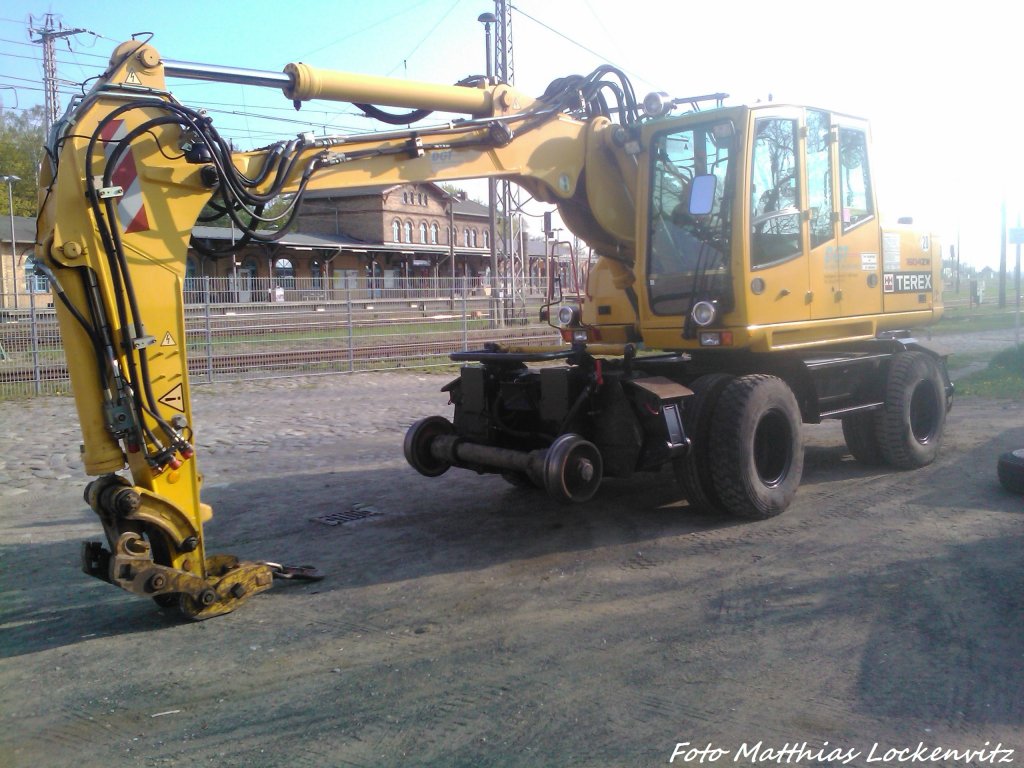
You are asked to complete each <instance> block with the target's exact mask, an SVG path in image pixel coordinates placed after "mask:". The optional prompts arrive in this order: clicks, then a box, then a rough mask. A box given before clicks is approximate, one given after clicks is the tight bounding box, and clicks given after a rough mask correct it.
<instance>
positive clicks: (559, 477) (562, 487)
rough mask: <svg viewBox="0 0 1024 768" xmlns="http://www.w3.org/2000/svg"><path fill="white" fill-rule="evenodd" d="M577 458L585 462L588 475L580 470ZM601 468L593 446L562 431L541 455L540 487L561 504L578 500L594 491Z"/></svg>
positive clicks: (601, 463) (586, 498)
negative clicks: (545, 452)
mask: <svg viewBox="0 0 1024 768" xmlns="http://www.w3.org/2000/svg"><path fill="white" fill-rule="evenodd" d="M581 461H587V462H589V477H586V476H584V475H583V474H582V465H581V464H580V462H581ZM603 472H604V463H603V461H602V459H601V452H600V451H599V450H597V446H596V445H594V444H593V443H591V442H588V441H587V440H584V439H583V438H582V437H580V436H579V435H574V434H572V433H571V432H570V433H566V434H564V435H562V436H560V437H558V438H556V439H555V441H554V442H553V443H552V444H551V446H550V447H549V448H548V451H547V454H546V455H545V457H544V488H545V489H546V490H547V492H548V495H550V496H551V498H553V499H555V500H556V501H559V502H561V503H563V504H569V503H582V502H584V501H588V500H589V499H590V498H591V497H593V495H594V494H595V493H597V488H598V486H599V485H600V484H601V477H602V475H603Z"/></svg>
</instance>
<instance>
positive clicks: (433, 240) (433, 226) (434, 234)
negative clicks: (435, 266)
mask: <svg viewBox="0 0 1024 768" xmlns="http://www.w3.org/2000/svg"><path fill="white" fill-rule="evenodd" d="M430 244H431V245H437V223H436V222H435V223H433V224H431V225H430Z"/></svg>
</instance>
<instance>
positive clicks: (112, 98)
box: [37, 41, 636, 619]
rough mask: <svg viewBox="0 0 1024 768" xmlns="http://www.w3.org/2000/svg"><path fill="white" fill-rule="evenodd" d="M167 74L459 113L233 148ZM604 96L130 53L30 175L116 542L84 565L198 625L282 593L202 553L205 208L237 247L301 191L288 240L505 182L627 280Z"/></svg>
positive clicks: (626, 173) (132, 45)
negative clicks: (314, 222)
mask: <svg viewBox="0 0 1024 768" xmlns="http://www.w3.org/2000/svg"><path fill="white" fill-rule="evenodd" d="M168 76H173V77H190V78H198V79H207V80H222V81H228V82H244V83H249V84H252V85H264V86H268V87H273V88H280V89H281V90H282V91H283V92H284V95H285V96H286V97H287V98H288V99H291V100H292V101H294V102H295V103H296V106H298V105H299V103H300V102H302V101H305V100H308V99H314V98H318V99H331V100H338V101H350V102H353V103H357V104H363V103H369V104H375V105H383V106H392V107H403V108H410V109H414V110H442V111H449V112H457V113H461V114H465V115H468V117H467V118H465V119H462V120H458V121H454V122H449V123H446V124H441V125H435V126H433V127H429V128H425V129H421V130H413V129H410V128H402V129H396V130H394V131H389V132H384V133H375V134H368V135H358V136H340V137H313V136H312V135H304V136H300V137H299V138H297V139H296V140H293V141H290V142H285V143H281V144H275V145H273V146H271V147H267V148H264V149H261V150H257V151H252V152H234V151H232V149H231V148H230V146H229V145H228V144H227V142H225V141H224V140H223V139H221V137H220V136H219V135H218V134H217V132H216V130H215V128H214V126H213V124H212V121H211V120H210V119H209V118H208V117H207V116H206V115H205V114H204V113H202V112H200V111H197V110H195V109H191V108H189V107H186V106H184V105H183V104H181V103H179V102H178V101H177V100H176V99H175V98H174V96H173V95H172V94H171V93H170V91H169V90H168V89H167V86H166V81H165V78H166V77H168ZM600 88H601V83H600V75H599V76H598V77H597V78H596V79H591V80H589V81H588V80H587V79H585V78H576V79H567V80H566V81H564V82H560V83H558V84H553V87H552V88H549V93H547V94H545V96H544V97H541V98H540V99H533V98H530V97H527V96H525V95H523V94H520V93H518V92H516V91H515V90H513V89H512V88H510V87H508V86H507V85H504V84H493V83H486V82H478V83H477V84H475V85H472V86H466V85H462V86H437V85H431V84H425V83H409V82H406V81H395V80H389V79H386V78H375V77H367V76H361V75H349V74H344V73H336V72H327V71H322V70H316V69H314V68H312V67H309V66H307V65H304V64H291V65H289V66H288V67H287V68H286V69H285V71H284V72H283V73H273V72H269V73H268V72H257V71H253V70H239V69H237V68H225V67H211V66H206V65H198V64H188V63H181V62H170V61H164V60H163V59H162V58H161V56H160V54H159V53H158V52H157V51H156V49H154V48H153V47H152V46H150V45H148V44H147V43H144V42H139V41H129V42H126V43H123V44H122V45H120V46H119V47H118V48H117V50H116V51H115V52H114V54H113V56H112V57H111V60H110V64H109V67H108V69H107V70H106V71H105V72H104V74H103V75H102V76H101V77H100V78H99V79H98V81H97V82H96V83H95V84H94V85H93V87H92V89H91V90H90V91H89V92H88V93H87V94H86V95H85V96H83V97H80V98H79V99H78V100H76V101H75V102H74V103H73V104H72V105H71V107H70V108H69V110H68V113H67V114H66V115H65V117H64V118H63V119H62V120H61V121H59V122H58V123H57V124H55V126H54V128H53V129H52V131H51V134H50V136H49V137H48V139H47V147H46V149H47V156H46V161H45V162H44V164H43V168H42V170H41V173H40V182H39V216H38V233H37V254H38V261H39V263H40V264H41V268H42V269H43V270H44V271H45V273H46V274H47V276H48V277H49V278H50V280H51V283H52V286H53V290H54V294H55V296H56V298H57V301H56V302H55V305H56V309H57V315H58V320H59V323H60V329H61V335H62V338H63V341H64V347H65V350H66V353H67V359H68V369H69V375H70V377H71V382H72V389H73V392H74V396H75V405H76V408H77V411H78V416H79V420H80V424H81V429H82V437H83V448H82V451H83V458H84V465H85V469H86V472H87V473H88V474H90V475H95V476H97V479H96V480H94V481H93V482H91V483H90V484H89V486H88V487H87V489H86V494H85V496H86V500H87V502H88V503H89V505H90V506H91V507H92V509H93V510H94V511H95V512H96V513H97V515H98V516H99V518H100V520H101V522H102V525H103V528H104V532H105V534H106V540H107V541H106V546H104V545H103V544H101V543H87V544H86V545H85V547H84V551H83V566H84V569H85V570H86V572H87V573H89V574H91V575H94V576H98V577H99V578H102V579H104V580H106V581H109V582H111V583H113V584H115V585H117V586H120V587H121V588H123V589H125V590H128V591H130V592H132V593H134V594H137V595H141V596H148V597H152V598H154V599H155V600H157V602H159V603H161V604H165V605H168V604H176V605H177V606H178V607H179V608H180V609H181V611H182V612H183V613H184V614H185V615H187V616H189V617H192V618H197V619H201V618H207V617H210V616H214V615H218V614H221V613H226V612H229V611H231V610H233V609H234V608H235V607H237V606H238V605H239V604H240V603H241V602H242V601H244V600H245V599H247V598H248V597H250V596H252V595H254V594H257V593H258V592H261V591H263V590H265V589H267V588H269V587H270V585H271V583H272V578H273V575H274V567H273V566H272V565H270V564H267V563H261V562H240V561H238V560H237V558H235V557H232V556H227V555H217V556H211V555H208V554H207V552H206V546H205V541H204V536H203V524H204V523H205V522H206V521H208V520H209V519H210V517H211V515H212V511H211V509H210V507H209V506H208V505H206V504H204V503H202V502H201V501H200V486H201V482H202V477H201V475H200V473H199V471H198V469H197V466H196V456H195V448H194V443H195V440H194V432H193V429H194V427H193V415H192V409H191V391H190V387H189V380H188V368H187V361H186V350H185V325H184V300H183V290H182V289H183V283H184V277H185V262H186V252H187V249H188V245H189V240H190V236H191V230H192V228H193V226H194V225H195V223H196V220H197V217H198V216H199V215H200V212H201V210H202V209H203V207H204V206H205V205H206V204H207V203H209V202H212V203H213V204H214V206H215V207H216V208H218V209H219V210H221V211H223V212H225V213H227V214H228V215H230V216H231V217H232V219H233V220H234V221H235V223H236V225H237V226H238V227H239V229H240V230H241V231H242V232H243V233H244V235H243V238H242V241H241V243H244V242H248V241H249V240H251V239H260V238H266V237H274V235H269V236H268V235H267V234H266V228H265V227H259V226H257V225H258V224H259V223H260V221H261V217H262V216H263V212H264V210H265V209H266V207H267V206H268V205H269V204H270V203H271V202H272V201H273V200H275V199H277V198H278V197H279V196H281V195H284V194H289V193H290V194H292V195H293V198H292V203H291V207H290V208H289V209H288V210H286V211H285V213H284V214H282V216H281V218H280V221H279V223H280V224H281V226H280V229H279V230H278V231H279V232H282V233H283V231H284V230H285V229H286V228H287V224H288V223H289V222H290V220H291V217H292V216H294V214H295V212H296V211H297V208H298V205H299V204H300V201H301V198H302V195H303V193H304V192H306V191H307V190H311V189H318V188H339V187H346V186H362V185H371V184H375V185H376V184H380V185H384V184H389V183H394V182H398V181H435V182H437V181H446V180H454V179H463V178H479V177H503V178H509V179H512V180H514V181H516V182H518V183H519V184H521V185H522V186H524V187H525V188H527V189H528V191H530V192H531V194H533V196H534V197H535V198H537V199H538V200H541V201H544V202H549V203H554V204H557V205H558V206H559V207H560V208H562V209H563V210H564V212H565V218H566V220H567V222H570V226H572V227H573V228H574V229H576V230H577V234H578V235H580V236H581V237H583V238H584V239H585V240H587V241H588V242H590V243H591V244H592V245H594V246H595V247H596V248H597V250H598V251H599V252H601V253H603V254H606V255H607V256H609V258H610V259H612V260H613V262H614V266H613V269H614V270H616V271H617V272H616V273H617V274H618V279H619V280H620V282H621V283H623V284H628V283H629V282H630V280H631V275H630V271H629V266H630V265H631V264H632V261H633V258H634V256H633V247H634V245H633V243H634V226H635V225H634V221H633V211H634V207H633V200H634V199H635V194H636V190H635V188H634V186H633V185H634V184H635V179H636V173H635V161H634V159H633V157H632V156H631V155H630V154H629V153H628V152H626V151H623V149H622V148H623V147H624V146H625V145H626V144H628V140H629V138H630V135H629V134H630V127H629V120H621V119H620V120H619V121H618V122H616V120H614V119H612V118H614V117H615V115H613V114H601V113H600V112H601V110H595V109H592V108H591V105H593V104H603V101H602V100H601V99H597V98H594V95H595V93H596V90H595V89H600ZM588 89H589V90H588ZM581 104H582V105H583V107H582V108H581ZM627 107H628V105H620V109H619V110H618V112H619V115H620V116H621V115H622V114H623V113H625V112H626V111H627ZM595 200H596V201H598V202H599V204H594V201H595ZM126 468H127V473H125V472H124V470H125V469H126Z"/></svg>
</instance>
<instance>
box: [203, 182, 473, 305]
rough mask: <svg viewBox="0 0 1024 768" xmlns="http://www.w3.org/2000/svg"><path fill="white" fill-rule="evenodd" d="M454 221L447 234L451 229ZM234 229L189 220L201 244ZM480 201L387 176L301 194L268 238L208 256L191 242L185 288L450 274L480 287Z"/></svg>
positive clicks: (360, 285)
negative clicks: (283, 227) (280, 229)
mask: <svg viewBox="0 0 1024 768" xmlns="http://www.w3.org/2000/svg"><path fill="white" fill-rule="evenodd" d="M452 224H454V229H455V233H454V240H453V239H452V234H451V232H450V230H451V227H452ZM232 237H238V233H237V232H232V230H230V229H224V228H214V227H202V226H200V227H196V228H195V229H194V230H193V238H194V239H195V240H197V241H198V242H199V244H200V245H201V246H206V247H208V248H217V247H222V246H223V245H224V244H226V242H228V241H230V240H231V238H232ZM488 237H489V235H488V215H487V207H486V206H484V205H481V204H479V203H476V202H473V201H471V200H462V199H459V198H456V197H452V196H450V195H449V194H448V193H447V192H445V191H444V190H443V189H442V188H441V187H439V186H437V185H436V184H431V183H422V184H396V185H392V186H387V187H360V188H355V189H346V190H321V191H315V192H308V193H307V194H306V195H305V196H304V197H303V204H302V208H301V209H300V212H299V214H298V216H297V217H296V220H295V222H294V224H293V226H292V228H291V230H290V231H289V232H288V233H287V234H285V235H284V237H282V238H281V239H280V240H278V241H276V242H273V243H256V242H253V243H250V244H249V245H247V246H246V247H245V248H243V249H242V250H240V251H238V252H237V253H235V254H234V257H233V258H232V257H231V256H230V255H228V256H222V257H210V256H206V255H204V254H203V253H201V252H200V251H199V250H196V249H190V251H189V255H188V265H187V281H188V285H187V286H186V289H191V290H198V288H199V283H198V281H199V280H201V279H202V278H203V277H212V278H229V280H230V283H231V286H232V287H231V288H230V290H229V292H230V293H233V294H236V295H237V296H238V300H241V301H247V300H260V295H261V294H262V293H266V292H268V291H274V290H276V289H277V288H283V289H284V291H285V297H286V298H289V299H290V298H295V297H294V296H293V295H291V293H290V292H292V291H298V292H300V293H301V292H302V291H306V292H307V293H308V292H311V291H337V290H360V291H365V290H370V291H375V290H388V289H392V288H398V287H402V288H405V289H409V288H410V287H411V286H417V285H419V286H425V285H427V284H428V282H430V283H431V284H433V285H435V286H436V284H438V283H440V282H443V281H444V280H446V279H447V280H450V279H451V278H452V275H453V271H452V260H451V255H452V252H454V257H455V263H454V267H455V269H454V275H455V277H456V278H457V281H458V283H459V284H460V285H465V286H467V287H469V288H470V289H471V290H481V291H482V290H483V289H484V282H485V280H486V278H488V277H489V275H490V256H489V255H490V247H489V246H490V243H489V239H488Z"/></svg>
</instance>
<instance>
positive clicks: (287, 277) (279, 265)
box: [274, 259, 295, 288]
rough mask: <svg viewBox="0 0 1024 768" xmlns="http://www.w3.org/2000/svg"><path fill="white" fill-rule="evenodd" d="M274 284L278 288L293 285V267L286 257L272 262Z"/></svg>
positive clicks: (291, 286)
mask: <svg viewBox="0 0 1024 768" xmlns="http://www.w3.org/2000/svg"><path fill="white" fill-rule="evenodd" d="M274 285H276V286H278V287H280V288H294V287H295V267H294V266H292V263H291V261H289V260H288V259H278V260H277V261H275V262H274Z"/></svg>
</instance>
